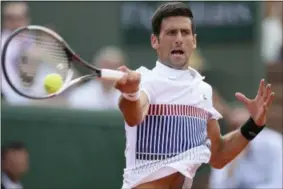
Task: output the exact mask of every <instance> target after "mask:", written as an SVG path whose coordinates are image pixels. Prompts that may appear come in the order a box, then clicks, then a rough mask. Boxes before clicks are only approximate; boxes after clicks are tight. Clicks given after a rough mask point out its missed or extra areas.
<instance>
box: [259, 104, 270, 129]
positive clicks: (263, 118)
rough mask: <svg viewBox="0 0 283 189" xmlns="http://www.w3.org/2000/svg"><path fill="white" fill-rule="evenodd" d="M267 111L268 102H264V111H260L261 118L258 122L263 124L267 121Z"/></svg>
mask: <svg viewBox="0 0 283 189" xmlns="http://www.w3.org/2000/svg"><path fill="white" fill-rule="evenodd" d="M267 111H268V107H267V104H266V103H264V104H263V107H262V111H261V113H260V115H259V119H258V120H257V123H258V124H259V125H263V124H264V123H265V119H266V114H267Z"/></svg>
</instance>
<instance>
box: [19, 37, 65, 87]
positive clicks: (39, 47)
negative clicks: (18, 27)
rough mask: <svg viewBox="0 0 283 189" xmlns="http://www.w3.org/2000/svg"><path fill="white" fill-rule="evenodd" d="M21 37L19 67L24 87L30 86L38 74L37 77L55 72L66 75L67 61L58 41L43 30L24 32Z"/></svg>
mask: <svg viewBox="0 0 283 189" xmlns="http://www.w3.org/2000/svg"><path fill="white" fill-rule="evenodd" d="M21 39H22V40H23V39H24V40H23V41H24V43H22V54H21V56H20V61H19V68H20V77H21V79H22V84H23V85H24V86H25V87H31V86H32V85H33V83H34V82H35V81H34V80H35V78H36V76H37V75H38V74H40V75H39V77H45V76H46V75H47V74H50V73H57V74H60V75H61V76H62V77H63V78H65V77H66V74H67V71H68V68H69V62H68V58H67V55H66V53H65V51H64V48H63V46H62V45H61V44H60V42H58V41H57V40H56V39H54V38H53V37H51V36H49V35H48V34H46V33H43V32H33V33H29V34H27V33H25V34H22V35H21ZM38 72H40V73H38Z"/></svg>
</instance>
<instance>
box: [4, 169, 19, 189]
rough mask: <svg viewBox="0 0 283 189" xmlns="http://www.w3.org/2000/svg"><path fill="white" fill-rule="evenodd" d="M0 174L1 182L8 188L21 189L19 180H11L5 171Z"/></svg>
mask: <svg viewBox="0 0 283 189" xmlns="http://www.w3.org/2000/svg"><path fill="white" fill-rule="evenodd" d="M1 174H2V184H3V186H4V187H6V188H9V189H22V188H23V186H22V185H21V183H20V182H13V181H12V180H11V179H10V178H9V177H8V176H7V175H6V174H5V173H3V172H2V173H1Z"/></svg>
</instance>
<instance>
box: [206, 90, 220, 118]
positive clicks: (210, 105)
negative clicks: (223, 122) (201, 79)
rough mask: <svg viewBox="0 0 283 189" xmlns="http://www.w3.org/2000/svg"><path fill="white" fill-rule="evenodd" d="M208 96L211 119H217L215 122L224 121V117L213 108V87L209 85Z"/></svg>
mask: <svg viewBox="0 0 283 189" xmlns="http://www.w3.org/2000/svg"><path fill="white" fill-rule="evenodd" d="M207 85H208V84H207ZM207 94H208V99H207V100H208V111H209V113H210V119H215V120H219V119H222V118H223V116H222V115H221V114H220V113H219V112H218V111H217V110H216V109H215V108H214V106H213V100H212V99H213V98H212V95H213V94H212V87H211V86H210V85H208V89H207Z"/></svg>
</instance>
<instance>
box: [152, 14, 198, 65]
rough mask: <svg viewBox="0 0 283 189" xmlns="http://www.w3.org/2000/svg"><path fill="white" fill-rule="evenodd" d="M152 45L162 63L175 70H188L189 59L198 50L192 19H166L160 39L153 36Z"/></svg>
mask: <svg viewBox="0 0 283 189" xmlns="http://www.w3.org/2000/svg"><path fill="white" fill-rule="evenodd" d="M151 44H152V47H153V48H154V49H155V50H156V51H157V54H158V57H159V59H160V61H161V62H162V63H164V64H167V65H168V66H170V67H172V68H175V69H187V68H188V62H189V61H188V60H189V57H190V56H191V54H192V52H193V50H194V49H195V48H196V35H194V34H193V32H192V23H191V20H190V18H188V17H183V16H174V17H168V18H165V19H164V20H163V21H162V23H161V29H160V35H159V37H157V36H155V35H152V36H151Z"/></svg>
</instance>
